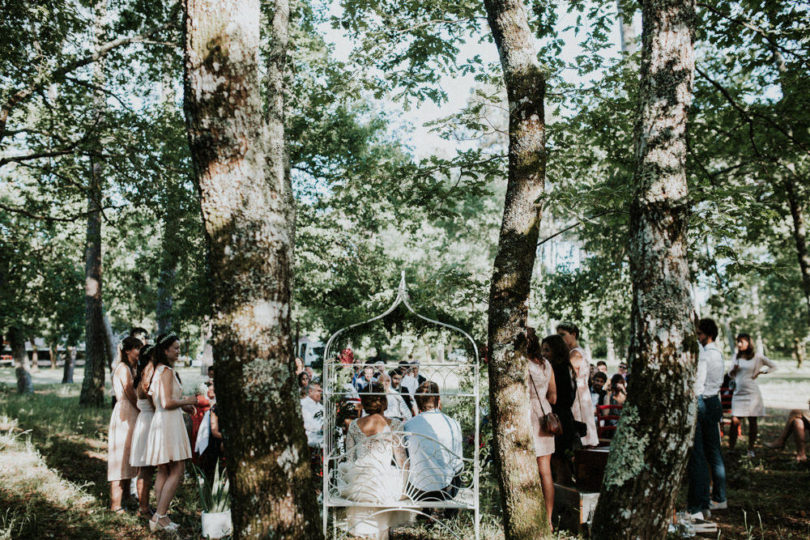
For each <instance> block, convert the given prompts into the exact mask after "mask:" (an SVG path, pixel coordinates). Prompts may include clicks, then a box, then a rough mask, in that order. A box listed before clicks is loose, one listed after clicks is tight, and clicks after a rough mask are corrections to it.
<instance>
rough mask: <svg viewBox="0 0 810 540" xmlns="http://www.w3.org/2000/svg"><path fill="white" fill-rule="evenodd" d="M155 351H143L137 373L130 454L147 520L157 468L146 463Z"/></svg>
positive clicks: (149, 513) (134, 382)
mask: <svg viewBox="0 0 810 540" xmlns="http://www.w3.org/2000/svg"><path fill="white" fill-rule="evenodd" d="M153 349H154V347H153V346H152V345H147V346H146V347H144V348H143V349H141V354H140V358H139V359H138V369H137V370H136V371H135V380H134V381H133V386H134V387H135V395H136V396H137V398H138V401H137V403H136V404H137V406H138V410H139V411H140V414H139V415H138V420H137V421H136V422H135V431H134V432H133V433H132V451H131V452H130V454H129V464H130V465H132V466H133V467H138V481H137V491H138V505H139V509H138V514H140V515H141V516H142V517H145V518H147V519H148V518H151V517H152V513H151V512H150V511H149V489H150V488H151V486H152V475H153V474H154V472H155V468H154V467H151V466H149V463H148V462H147V461H146V443H147V439H148V438H149V427H150V426H151V425H152V417H153V416H154V415H155V406H154V405H152V398H150V397H149V383H150V381H151V380H152V373H153V372H154V369H155V366H154V365H153V364H152V350H153Z"/></svg>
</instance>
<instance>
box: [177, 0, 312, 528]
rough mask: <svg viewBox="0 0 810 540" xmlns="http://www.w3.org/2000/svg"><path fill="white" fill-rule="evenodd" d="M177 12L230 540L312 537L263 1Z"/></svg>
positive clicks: (188, 4)
mask: <svg viewBox="0 0 810 540" xmlns="http://www.w3.org/2000/svg"><path fill="white" fill-rule="evenodd" d="M185 9H186V13H185V31H186V35H185V112H186V123H187V128H188V135H189V143H190V146H191V154H192V158H193V161H194V165H195V173H196V180H197V184H198V187H199V192H200V199H201V201H200V202H201V208H202V217H203V221H204V224H205V230H206V236H207V238H208V246H209V253H208V263H209V264H208V271H209V282H210V290H211V299H212V316H213V344H214V354H215V358H216V386H217V396H218V399H219V400H220V401H221V402H222V405H223V413H222V425H223V429H224V435H225V438H226V440H227V444H226V445H225V453H226V458H227V460H228V463H229V464H231V465H230V466H229V467H228V475H229V478H230V481H231V495H232V499H233V508H232V510H233V522H234V533H235V535H236V537H238V538H246V537H251V538H253V537H272V538H279V539H280V538H291V539H292V538H308V539H309V538H319V537H321V531H320V519H319V516H320V511H319V510H320V509H319V507H318V505H317V502H316V498H315V490H314V485H313V482H312V474H311V470H310V465H309V449H308V447H307V442H306V437H305V434H304V429H303V421H302V416H301V409H300V406H299V405H298V399H296V397H297V391H296V381H295V380H294V377H293V372H292V360H293V359H292V352H293V348H292V340H291V338H290V282H291V267H292V255H293V253H292V248H293V245H292V239H291V234H292V231H291V227H290V223H289V216H290V215H291V210H290V209H289V208H288V206H289V204H290V201H289V198H288V196H287V193H288V191H289V186H287V185H286V183H287V181H288V180H287V177H286V174H285V172H284V167H281V168H280V170H279V167H277V166H272V165H274V164H278V163H283V160H284V157H283V152H284V150H283V136H284V131H283V123H280V126H275V127H273V126H270V127H269V129H270V132H271V133H274V134H275V135H272V136H270V137H269V139H270V140H269V141H268V137H266V136H265V133H266V131H265V130H266V129H268V126H266V125H265V122H264V119H263V117H262V115H263V112H262V108H263V107H262V97H261V87H260V82H259V48H260V36H259V27H260V20H261V12H260V2H259V1H258V0H185ZM288 17H289V6H288V4H287V3H286V1H285V0H277V1H276V3H275V10H274V15H273V21H272V31H273V34H274V35H273V36H272V39H274V40H275V43H276V47H281V49H282V50H283V51H284V53H285V54H280V55H277V61H278V62H279V65H278V67H277V69H279V70H283V66H284V62H285V61H286V43H287V35H288V33H287V32H288ZM282 120H283V119H282ZM275 137H281V138H282V140H281V141H279V140H276V139H275ZM268 142H272V143H273V144H270V145H268V144H267V143H268ZM268 150H269V151H270V152H271V153H273V155H272V156H268V155H267V154H268ZM279 153H280V154H279Z"/></svg>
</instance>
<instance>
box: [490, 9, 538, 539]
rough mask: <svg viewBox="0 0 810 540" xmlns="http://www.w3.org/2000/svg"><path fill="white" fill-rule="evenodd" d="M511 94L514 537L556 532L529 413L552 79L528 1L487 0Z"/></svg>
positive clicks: (497, 380)
mask: <svg viewBox="0 0 810 540" xmlns="http://www.w3.org/2000/svg"><path fill="white" fill-rule="evenodd" d="M484 5H485V7H486V10H487V18H488V20H489V26H490V29H491V31H492V36H493V37H494V39H495V44H496V45H497V46H498V52H499V54H500V58H501V67H502V70H503V78H504V84H505V86H506V93H507V98H508V100H509V178H508V184H507V188H506V198H505V201H504V213H503V222H502V224H501V232H500V237H499V239H498V252H497V255H496V256H495V266H494V270H493V275H492V285H491V289H490V295H489V329H488V340H489V343H488V347H489V358H490V360H489V397H490V408H491V411H492V413H491V414H492V421H493V429H494V434H495V452H496V459H495V464H496V467H497V474H498V484H499V487H500V492H501V506H502V508H503V520H504V533H505V535H506V538H508V539H517V538H532V539H533V538H537V537H538V536H539V535H541V534H543V531H548V519H547V516H546V515H545V506H544V503H543V492H542V489H541V487H540V477H539V474H538V470H537V461H536V458H535V455H534V447H533V440H532V433H531V422H530V420H529V418H530V417H529V414H530V409H529V399H528V381H527V373H528V371H527V358H526V317H527V314H528V300H529V289H530V284H531V276H532V270H533V268H534V262H535V256H536V251H537V250H536V245H537V237H538V233H539V228H540V209H539V206H538V204H537V200H538V198H539V197H540V195H541V194H542V192H543V181H544V176H545V164H546V154H545V123H544V117H543V99H544V95H545V78H544V75H543V73H542V71H541V69H540V65H539V63H538V61H537V51H536V50H535V48H534V45H533V41H534V36H533V34H532V32H531V30H530V29H529V25H528V21H527V17H526V8H525V6H524V5H523V2H522V1H521V0H485V2H484Z"/></svg>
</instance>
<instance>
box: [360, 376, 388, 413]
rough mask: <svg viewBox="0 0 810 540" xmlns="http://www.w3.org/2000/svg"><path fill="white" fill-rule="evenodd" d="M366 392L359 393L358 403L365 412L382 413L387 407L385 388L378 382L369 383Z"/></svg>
mask: <svg viewBox="0 0 810 540" xmlns="http://www.w3.org/2000/svg"><path fill="white" fill-rule="evenodd" d="M368 392H371V393H368V394H367V393H361V394H360V403H361V404H362V405H363V410H364V411H365V412H366V414H382V413H383V412H384V411H385V409H387V408H388V398H387V397H385V388H383V387H382V385H381V384H380V383H376V382H374V383H371V385H369V387H368Z"/></svg>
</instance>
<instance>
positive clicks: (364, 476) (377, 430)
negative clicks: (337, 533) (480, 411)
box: [338, 383, 410, 540]
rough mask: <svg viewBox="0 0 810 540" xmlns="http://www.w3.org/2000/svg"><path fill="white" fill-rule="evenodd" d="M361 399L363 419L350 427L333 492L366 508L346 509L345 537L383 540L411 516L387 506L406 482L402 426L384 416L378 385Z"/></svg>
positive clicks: (394, 502) (393, 504)
mask: <svg viewBox="0 0 810 540" xmlns="http://www.w3.org/2000/svg"><path fill="white" fill-rule="evenodd" d="M360 399H361V402H362V405H363V410H364V411H365V413H366V416H364V417H363V418H358V419H357V420H354V421H352V423H351V424H349V429H348V432H347V436H346V461H345V462H343V463H341V464H340V466H339V469H338V470H339V476H338V489H339V491H340V496H341V497H343V498H345V499H349V500H351V501H355V502H359V503H367V504H368V506H354V507H349V508H348V509H347V518H348V526H349V531H348V532H349V534H350V535H353V536H356V537H361V538H373V539H375V540H385V539H387V538H388V529H389V528H391V527H393V526H396V525H398V524H400V523H404V522H406V521H408V520H409V518H410V512H408V511H402V510H395V509H392V508H391V507H396V506H397V505H398V504H400V502H401V499H402V498H403V486H404V485H405V484H406V482H405V476H406V474H407V469H406V465H405V463H406V454H405V449H404V447H403V444H402V439H401V431H402V424H401V422H400V421H399V420H396V419H391V418H385V416H383V413H384V411H385V409H386V407H387V406H388V400H387V398H386V396H385V389H384V388H383V387H382V386H381V385H380V384H378V383H372V385H371V388H370V390H369V393H363V394H361V398H360ZM394 463H396V465H394Z"/></svg>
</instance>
